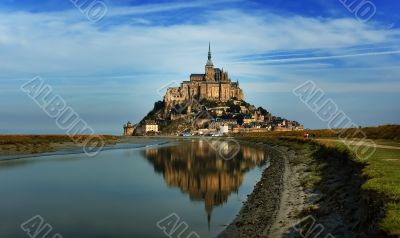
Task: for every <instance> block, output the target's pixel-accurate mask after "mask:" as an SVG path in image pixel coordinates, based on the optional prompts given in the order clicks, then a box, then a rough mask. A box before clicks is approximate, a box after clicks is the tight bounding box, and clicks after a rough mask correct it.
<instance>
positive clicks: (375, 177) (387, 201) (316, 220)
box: [219, 136, 400, 237]
mask: <svg viewBox="0 0 400 238" xmlns="http://www.w3.org/2000/svg"><path fill="white" fill-rule="evenodd" d="M239 139H240V140H242V141H246V143H258V144H260V143H263V144H266V145H267V147H266V148H267V150H268V149H269V150H271V149H272V148H273V149H274V150H275V151H276V152H278V151H279V153H278V154H275V155H274V156H273V157H271V166H270V167H269V168H268V169H266V170H265V171H264V173H263V177H262V179H261V180H260V181H259V183H257V185H256V186H255V188H254V191H253V193H252V194H251V195H250V196H249V198H248V200H247V202H246V203H245V204H244V206H243V208H242V210H241V212H240V213H239V215H238V216H237V217H236V219H235V220H234V221H233V222H232V223H231V224H230V225H229V226H228V227H227V229H226V230H225V231H224V232H223V233H221V235H220V236H219V237H305V236H306V234H307V233H308V232H311V233H313V234H318V232H320V236H318V237H398V236H399V233H398V232H399V227H400V223H399V219H400V218H399V216H398V215H399V210H398V206H399V205H398V204H399V203H398V201H399V199H398V197H399V196H398V194H399V193H398V191H399V186H400V184H399V183H396V181H398V180H397V177H398V175H394V174H393V175H390V173H391V172H393V173H396V172H395V171H394V170H393V169H395V168H398V166H399V165H398V162H400V158H399V157H398V155H399V153H398V152H399V150H397V151H395V150H391V152H389V149H387V148H379V149H378V152H377V153H376V154H375V155H374V156H373V157H372V158H371V160H370V161H368V162H365V161H358V160H357V159H356V158H354V155H352V153H351V152H350V151H349V150H347V149H346V147H345V146H343V145H341V146H340V145H338V144H335V145H332V142H329V143H328V144H327V141H323V140H321V141H311V140H303V139H299V138H287V137H286V138H276V137H260V136H257V137H242V138H239ZM268 145H279V147H277V146H275V147H271V146H268ZM277 148H279V150H277ZM383 150H385V151H386V152H384V151H383ZM390 153H393V154H390ZM390 155H391V157H390V158H387V159H386V160H384V161H382V160H380V159H379V157H382V156H390ZM396 156H397V157H396ZM378 160H379V161H378ZM388 162H390V163H392V165H391V168H392V169H391V170H390V166H388ZM384 164H386V166H384ZM394 164H396V167H393V165H394ZM389 170H390V171H389ZM397 172H398V170H397ZM390 181H391V182H390ZM385 183H386V185H385ZM388 183H389V184H388ZM389 187H390V189H391V191H389V190H387V191H385V189H388V188H389ZM313 229H315V230H313Z"/></svg>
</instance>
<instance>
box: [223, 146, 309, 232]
mask: <svg viewBox="0 0 400 238" xmlns="http://www.w3.org/2000/svg"><path fill="white" fill-rule="evenodd" d="M252 144H257V143H252ZM264 146H265V150H266V154H267V156H268V157H269V158H270V166H269V167H268V168H266V169H265V170H264V171H263V173H262V177H261V179H260V181H258V182H257V184H255V186H254V189H253V192H252V193H251V194H250V195H249V196H248V199H247V201H246V202H245V203H244V204H243V206H242V208H241V210H240V211H239V213H238V214H237V215H236V217H235V218H234V220H233V221H232V222H231V223H230V224H229V225H228V226H227V227H226V229H225V230H223V231H222V232H221V233H220V234H219V235H218V236H217V237H218V238H230V237H295V236H294V235H293V234H290V232H291V231H290V228H291V226H292V225H293V224H295V223H296V222H297V220H296V219H295V218H296V214H295V213H297V212H298V209H299V208H300V209H302V208H303V206H304V203H305V196H306V195H305V193H304V191H303V189H302V187H301V186H300V183H299V170H301V169H302V168H301V166H295V165H293V164H292V163H291V162H290V158H291V157H293V156H295V153H294V151H291V150H289V148H288V147H285V146H270V145H264ZM292 233H293V232H292Z"/></svg>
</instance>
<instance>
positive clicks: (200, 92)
mask: <svg viewBox="0 0 400 238" xmlns="http://www.w3.org/2000/svg"><path fill="white" fill-rule="evenodd" d="M243 98H244V96H243V91H242V89H240V88H239V82H232V80H231V79H230V78H229V75H228V72H225V71H224V70H223V69H219V68H214V64H213V62H212V59H211V48H210V45H209V47H208V60H207V63H206V65H205V73H204V74H192V75H190V80H189V81H183V82H182V83H181V85H180V87H172V88H168V89H167V92H166V94H165V96H164V102H165V104H166V105H165V106H166V108H171V107H172V106H174V105H176V104H180V103H185V102H188V101H192V100H202V99H207V100H209V101H219V102H226V101H228V100H230V99H236V100H243Z"/></svg>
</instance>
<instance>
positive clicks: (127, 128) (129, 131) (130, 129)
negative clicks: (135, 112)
mask: <svg viewBox="0 0 400 238" xmlns="http://www.w3.org/2000/svg"><path fill="white" fill-rule="evenodd" d="M135 128H136V125H133V124H132V123H131V122H129V121H128V123H126V124H125V125H124V136H132V135H133V133H134V131H135Z"/></svg>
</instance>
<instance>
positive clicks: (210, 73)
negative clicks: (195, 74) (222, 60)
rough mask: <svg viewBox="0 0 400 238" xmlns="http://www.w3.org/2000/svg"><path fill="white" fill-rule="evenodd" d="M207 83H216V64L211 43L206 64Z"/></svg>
mask: <svg viewBox="0 0 400 238" xmlns="http://www.w3.org/2000/svg"><path fill="white" fill-rule="evenodd" d="M205 78H206V81H214V80H215V70H214V64H213V62H212V60H211V43H208V60H207V64H206V76H205Z"/></svg>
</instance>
